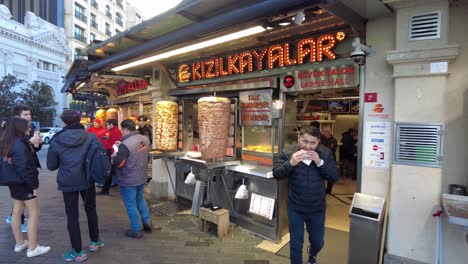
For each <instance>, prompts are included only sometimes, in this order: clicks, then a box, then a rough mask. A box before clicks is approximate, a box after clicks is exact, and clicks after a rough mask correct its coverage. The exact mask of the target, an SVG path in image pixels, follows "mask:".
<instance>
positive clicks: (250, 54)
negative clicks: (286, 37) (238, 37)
mask: <svg viewBox="0 0 468 264" xmlns="http://www.w3.org/2000/svg"><path fill="white" fill-rule="evenodd" d="M345 36H346V35H345V33H344V32H338V33H336V34H326V35H322V36H319V37H318V38H316V39H315V38H304V39H301V40H299V41H298V42H297V43H295V44H292V43H289V42H286V43H282V44H275V45H272V46H269V47H265V48H263V49H262V50H260V49H258V50H248V51H244V52H240V53H237V54H234V55H231V56H224V57H212V58H210V59H207V60H204V61H197V62H194V63H192V64H182V65H180V66H179V67H178V75H177V78H178V80H179V82H190V81H195V80H203V79H212V78H218V77H224V76H230V75H234V74H244V73H249V72H254V71H261V70H265V69H273V68H277V67H285V66H292V65H300V64H305V63H310V62H322V61H323V60H324V59H325V57H326V58H327V59H329V60H334V59H335V58H336V54H335V53H334V52H333V49H334V48H335V46H336V42H337V41H342V40H344V39H345Z"/></svg>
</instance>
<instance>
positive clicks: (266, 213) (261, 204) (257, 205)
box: [249, 193, 275, 220]
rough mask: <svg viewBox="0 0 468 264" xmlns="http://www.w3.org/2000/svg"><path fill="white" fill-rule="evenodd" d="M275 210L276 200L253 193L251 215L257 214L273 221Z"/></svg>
mask: <svg viewBox="0 0 468 264" xmlns="http://www.w3.org/2000/svg"><path fill="white" fill-rule="evenodd" d="M274 209H275V199H273V198H268V197H265V196H262V195H259V194H255V193H252V195H251V198H250V208H249V212H250V213H253V214H257V215H260V216H263V217H266V218H268V219H270V220H272V219H273V211H274Z"/></svg>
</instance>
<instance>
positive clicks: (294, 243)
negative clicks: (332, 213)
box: [288, 205, 325, 264]
mask: <svg viewBox="0 0 468 264" xmlns="http://www.w3.org/2000/svg"><path fill="white" fill-rule="evenodd" d="M304 223H305V224H306V228H307V232H308V233H309V243H310V255H311V256H317V254H318V253H319V252H320V250H321V249H322V247H323V244H324V242H323V237H324V234H325V212H322V213H317V214H314V215H303V214H302V213H300V212H298V211H296V210H294V209H293V208H291V207H290V206H289V205H288V224H289V234H290V237H291V238H290V243H289V247H290V252H291V253H290V254H291V256H290V258H291V264H302V249H303V244H304Z"/></svg>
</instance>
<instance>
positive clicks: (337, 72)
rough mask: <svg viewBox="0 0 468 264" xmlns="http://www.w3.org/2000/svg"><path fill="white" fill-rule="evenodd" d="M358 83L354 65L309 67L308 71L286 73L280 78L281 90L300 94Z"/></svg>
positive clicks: (351, 85)
mask: <svg viewBox="0 0 468 264" xmlns="http://www.w3.org/2000/svg"><path fill="white" fill-rule="evenodd" d="M358 82H359V77H358V69H357V66H356V65H355V64H345V65H336V66H328V67H317V66H314V67H311V69H310V70H302V71H295V72H288V73H285V74H283V75H282V77H281V86H280V88H281V90H282V91H284V92H301V91H309V90H315V89H330V88H346V87H356V86H357V85H358Z"/></svg>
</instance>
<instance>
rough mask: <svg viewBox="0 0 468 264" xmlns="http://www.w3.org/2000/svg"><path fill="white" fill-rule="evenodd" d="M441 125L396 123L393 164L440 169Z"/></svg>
mask: <svg viewBox="0 0 468 264" xmlns="http://www.w3.org/2000/svg"><path fill="white" fill-rule="evenodd" d="M442 139H443V125H442V124H424V123H422V124H420V123H418V124H414V123H397V124H396V133H395V143H396V147H395V155H394V156H395V157H394V163H396V164H405V165H414V166H426V167H441V166H442V153H443V152H442V142H443V141H442Z"/></svg>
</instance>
